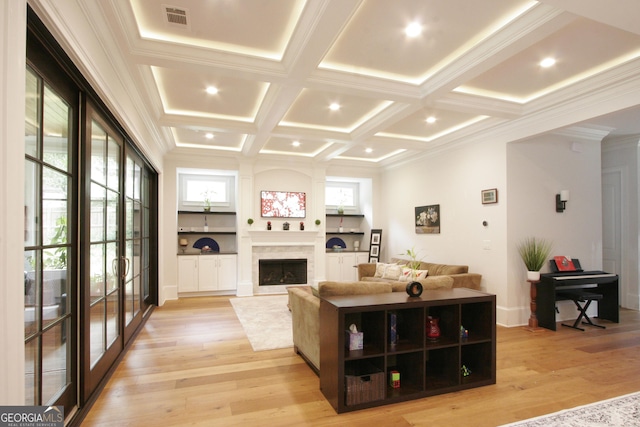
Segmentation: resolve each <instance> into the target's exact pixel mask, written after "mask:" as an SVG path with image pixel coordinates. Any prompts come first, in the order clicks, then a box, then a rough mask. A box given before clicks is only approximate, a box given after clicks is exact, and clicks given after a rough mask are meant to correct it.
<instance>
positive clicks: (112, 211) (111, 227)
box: [105, 190, 120, 240]
mask: <svg viewBox="0 0 640 427" xmlns="http://www.w3.org/2000/svg"><path fill="white" fill-rule="evenodd" d="M118 206H120V205H119V203H118V193H116V192H115V191H112V190H107V235H106V237H105V239H106V240H116V239H117V238H118Z"/></svg>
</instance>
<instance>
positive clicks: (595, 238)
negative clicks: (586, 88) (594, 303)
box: [500, 135, 602, 325]
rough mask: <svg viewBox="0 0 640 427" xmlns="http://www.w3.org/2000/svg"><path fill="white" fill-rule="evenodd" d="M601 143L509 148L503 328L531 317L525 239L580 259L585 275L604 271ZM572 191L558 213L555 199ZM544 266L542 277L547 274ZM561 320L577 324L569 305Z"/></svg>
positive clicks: (550, 140)
mask: <svg viewBox="0 0 640 427" xmlns="http://www.w3.org/2000/svg"><path fill="white" fill-rule="evenodd" d="M600 158H601V155H600V142H599V141H593V140H592V141H586V140H583V141H577V140H576V139H575V138H570V137H566V136H554V135H545V136H540V137H536V138H533V139H529V140H526V141H522V142H512V143H509V144H508V145H507V179H508V182H509V189H508V191H509V206H508V209H507V235H508V241H507V249H506V250H507V254H508V256H507V257H506V258H505V259H503V260H501V261H500V262H502V263H503V264H504V265H505V266H506V268H507V283H506V290H507V293H506V298H502V300H503V301H506V302H505V304H506V308H507V313H504V314H506V317H505V318H504V319H502V321H503V322H505V324H509V325H514V324H524V323H526V320H527V319H528V317H529V300H530V297H529V286H528V283H527V282H526V271H525V267H524V264H523V263H522V260H521V259H520V256H519V254H518V250H517V246H518V244H519V243H520V242H521V241H522V240H523V239H524V238H526V237H530V236H535V237H541V238H545V239H547V240H549V241H551V242H552V244H553V249H552V255H566V256H570V257H572V258H578V259H579V260H580V263H581V265H582V267H583V268H584V269H585V270H599V269H601V268H602V201H601V199H602V198H601V171H600V165H601V162H600ZM560 190H569V191H570V200H569V201H568V202H567V205H566V210H565V211H564V212H563V213H558V212H556V210H555V196H556V194H558V193H559V192H560ZM548 271H549V267H548V266H545V268H544V269H543V270H542V272H543V273H544V272H548ZM558 307H559V308H560V310H561V312H560V315H559V316H557V318H558V319H559V320H564V319H571V318H575V307H573V305H572V304H571V303H568V304H563V303H559V304H558Z"/></svg>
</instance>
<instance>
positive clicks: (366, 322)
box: [320, 288, 496, 413]
mask: <svg viewBox="0 0 640 427" xmlns="http://www.w3.org/2000/svg"><path fill="white" fill-rule="evenodd" d="M391 315H394V316H395V319H396V332H397V337H398V340H397V342H396V343H395V345H391V343H390V335H391V334H390V333H389V331H390V326H389V325H390V318H391ZM429 316H433V317H437V318H438V319H439V326H440V336H439V337H438V338H437V339H436V340H430V339H429V338H428V337H427V322H428V317H429ZM495 324H496V297H495V295H491V294H486V293H483V292H479V291H474V290H471V289H466V288H454V289H438V290H429V291H426V292H424V293H423V294H422V295H421V296H420V297H417V298H412V297H408V296H407V295H406V294H404V293H402V292H393V293H388V294H377V295H355V296H336V297H326V298H323V299H322V300H321V301H320V366H321V369H320V389H321V390H322V393H323V394H324V396H325V397H326V398H327V400H328V401H329V403H330V404H331V405H332V406H333V408H334V409H335V410H336V412H338V413H341V412H348V411H354V410H358V409H364V408H370V407H373V406H379V405H384V404H389V403H396V402H401V401H405V400H410V399H418V398H423V397H427V396H432V395H436V394H443V393H449V392H452V391H458V390H463V389H466V388H472V387H480V386H484V385H489V384H495V382H496V327H495ZM351 325H355V326H356V328H357V330H358V331H359V332H362V334H363V336H362V338H363V349H362V350H349V349H348V348H347V345H346V343H348V341H347V336H348V333H347V330H348V329H349V327H350V326H351ZM461 327H462V328H464V329H466V330H467V331H468V337H466V338H464V337H463V336H462V335H461ZM463 366H464V367H465V368H467V369H468V371H469V372H471V373H470V374H469V375H466V376H465V375H464V373H463V370H462V367H463ZM391 371H398V372H399V373H400V387H398V388H393V387H391V385H390V381H389V375H390V373H391ZM360 379H362V382H361V383H359V385H358V387H354V386H353V384H354V383H357V381H359V380H360ZM350 384H351V387H350V386H349V385H350ZM354 393H357V394H356V395H354Z"/></svg>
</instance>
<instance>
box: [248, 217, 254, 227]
mask: <svg viewBox="0 0 640 427" xmlns="http://www.w3.org/2000/svg"><path fill="white" fill-rule="evenodd" d="M247 224H249V227H251V224H253V218H249V219H248V220H247Z"/></svg>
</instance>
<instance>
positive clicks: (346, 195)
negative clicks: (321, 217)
mask: <svg viewBox="0 0 640 427" xmlns="http://www.w3.org/2000/svg"><path fill="white" fill-rule="evenodd" d="M353 193H354V192H353V189H352V188H345V187H329V186H327V188H326V192H325V204H326V205H329V206H344V207H346V206H355V198H354V194H353Z"/></svg>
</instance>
